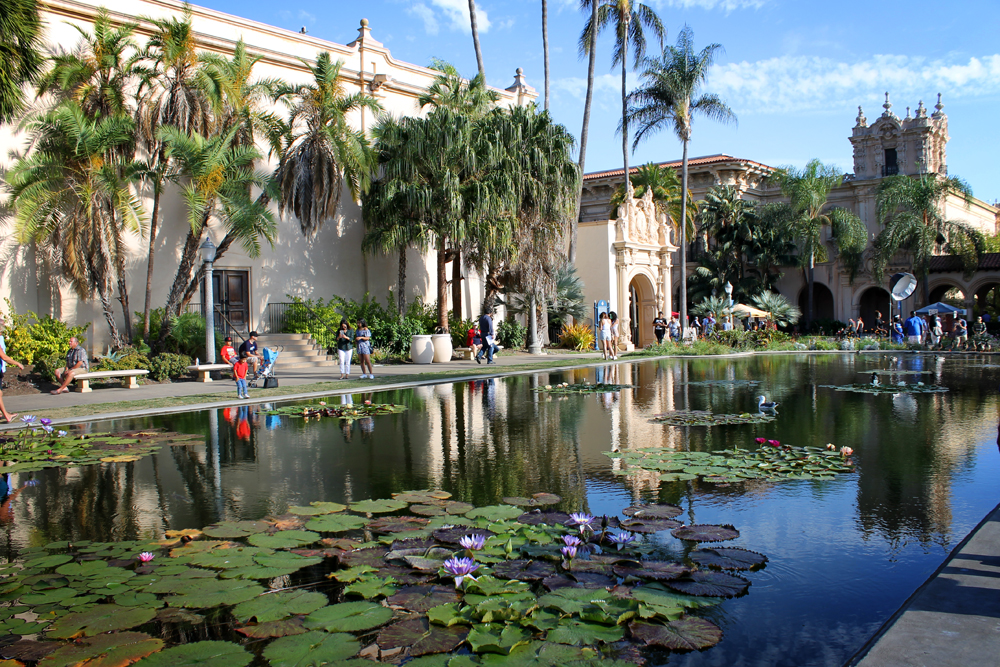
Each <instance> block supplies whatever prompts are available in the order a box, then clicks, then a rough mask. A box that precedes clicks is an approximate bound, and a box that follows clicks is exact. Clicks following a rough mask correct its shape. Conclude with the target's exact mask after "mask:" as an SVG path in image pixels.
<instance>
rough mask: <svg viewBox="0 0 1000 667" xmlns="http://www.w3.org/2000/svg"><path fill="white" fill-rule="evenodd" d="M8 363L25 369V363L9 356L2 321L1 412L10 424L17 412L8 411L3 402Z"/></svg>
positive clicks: (0, 333)
mask: <svg viewBox="0 0 1000 667" xmlns="http://www.w3.org/2000/svg"><path fill="white" fill-rule="evenodd" d="M7 364H13V365H14V366H17V367H18V368H19V369H20V370H22V371H23V370H24V365H23V364H22V363H21V362H20V361H14V360H13V359H11V358H10V357H9V356H7V341H6V340H4V337H3V322H0V413H3V418H4V419H5V420H7V423H8V424H9V423H11V422H12V421H14V418H15V417H17V413H16V412H7V408H6V407H5V406H4V404H3V374H4V373H5V372H6V371H7Z"/></svg>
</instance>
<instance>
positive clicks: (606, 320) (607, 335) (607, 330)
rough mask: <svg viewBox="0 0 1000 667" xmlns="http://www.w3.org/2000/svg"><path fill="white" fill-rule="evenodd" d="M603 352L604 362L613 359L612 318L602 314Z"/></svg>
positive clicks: (601, 334) (600, 328)
mask: <svg viewBox="0 0 1000 667" xmlns="http://www.w3.org/2000/svg"><path fill="white" fill-rule="evenodd" d="M599 330H600V336H601V352H603V353H604V360H605V361H607V360H608V359H609V358H610V357H611V318H610V317H608V314H607V313H601V322H600V327H599Z"/></svg>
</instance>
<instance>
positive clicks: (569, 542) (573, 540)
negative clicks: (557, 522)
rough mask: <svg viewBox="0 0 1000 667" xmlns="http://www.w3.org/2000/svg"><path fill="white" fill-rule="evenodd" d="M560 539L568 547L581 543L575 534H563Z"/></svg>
mask: <svg viewBox="0 0 1000 667" xmlns="http://www.w3.org/2000/svg"><path fill="white" fill-rule="evenodd" d="M562 541H563V544H565V545H566V546H568V547H578V546H580V545H581V544H583V542H581V541H580V538H579V537H577V536H576V535H563V538H562Z"/></svg>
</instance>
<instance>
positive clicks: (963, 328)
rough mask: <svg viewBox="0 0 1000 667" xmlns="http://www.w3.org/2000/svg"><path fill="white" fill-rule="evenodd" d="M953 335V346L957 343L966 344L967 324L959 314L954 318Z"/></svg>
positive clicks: (967, 337)
mask: <svg viewBox="0 0 1000 667" xmlns="http://www.w3.org/2000/svg"><path fill="white" fill-rule="evenodd" d="M953 335H954V336H955V347H956V348H957V347H958V346H959V345H967V344H968V342H969V324H968V322H966V321H965V318H964V317H961V316H959V318H958V319H957V320H955V331H954V333H953Z"/></svg>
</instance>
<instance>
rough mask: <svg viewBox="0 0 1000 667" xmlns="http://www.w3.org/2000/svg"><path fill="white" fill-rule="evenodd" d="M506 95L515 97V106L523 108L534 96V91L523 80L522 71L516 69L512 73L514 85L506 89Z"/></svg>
mask: <svg viewBox="0 0 1000 667" xmlns="http://www.w3.org/2000/svg"><path fill="white" fill-rule="evenodd" d="M507 92H508V93H513V94H514V95H517V105H518V106H524V105H525V104H527V103H528V102H530V101H531V99H532V98H533V97H534V96H535V89H534V88H532V87H531V86H529V85H528V82H527V81H525V79H524V70H523V69H522V68H520V67H518V68H517V69H516V70H515V71H514V85H512V86H510V87H508V88H507Z"/></svg>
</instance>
